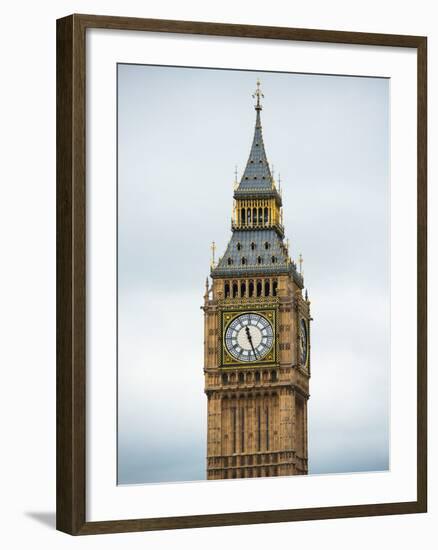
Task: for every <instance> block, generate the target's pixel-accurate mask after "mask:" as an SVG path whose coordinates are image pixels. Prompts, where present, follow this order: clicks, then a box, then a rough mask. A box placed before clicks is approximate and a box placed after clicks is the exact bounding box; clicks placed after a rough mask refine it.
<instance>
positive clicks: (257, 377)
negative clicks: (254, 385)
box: [255, 371, 260, 382]
mask: <svg viewBox="0 0 438 550" xmlns="http://www.w3.org/2000/svg"><path fill="white" fill-rule="evenodd" d="M255 381H256V382H260V372H259V371H256V373H255Z"/></svg>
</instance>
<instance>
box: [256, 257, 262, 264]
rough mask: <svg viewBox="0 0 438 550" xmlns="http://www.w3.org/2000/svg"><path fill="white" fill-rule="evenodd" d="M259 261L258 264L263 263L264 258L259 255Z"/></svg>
mask: <svg viewBox="0 0 438 550" xmlns="http://www.w3.org/2000/svg"><path fill="white" fill-rule="evenodd" d="M257 263H258V264H262V263H263V260H262V257H261V256H259V257H258V258H257Z"/></svg>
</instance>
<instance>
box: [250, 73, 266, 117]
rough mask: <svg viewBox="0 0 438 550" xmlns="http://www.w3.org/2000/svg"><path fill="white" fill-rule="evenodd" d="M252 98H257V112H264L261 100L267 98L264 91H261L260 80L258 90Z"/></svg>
mask: <svg viewBox="0 0 438 550" xmlns="http://www.w3.org/2000/svg"><path fill="white" fill-rule="evenodd" d="M252 97H254V98H257V103H256V105H255V110H256V111H261V110H262V104H261V103H260V98H261V97H265V96H264V95H263V93H262V90H261V89H260V80H259V79H257V88H256V91H255V92H254V93H253V94H252Z"/></svg>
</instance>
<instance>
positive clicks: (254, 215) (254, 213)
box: [252, 208, 257, 225]
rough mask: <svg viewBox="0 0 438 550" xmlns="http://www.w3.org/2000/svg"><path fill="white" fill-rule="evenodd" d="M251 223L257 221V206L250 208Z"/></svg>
mask: <svg viewBox="0 0 438 550" xmlns="http://www.w3.org/2000/svg"><path fill="white" fill-rule="evenodd" d="M252 223H253V225H256V223H257V208H253V209H252Z"/></svg>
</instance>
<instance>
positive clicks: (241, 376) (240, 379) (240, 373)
mask: <svg viewBox="0 0 438 550" xmlns="http://www.w3.org/2000/svg"><path fill="white" fill-rule="evenodd" d="M244 382H245V375H244V374H243V372H239V384H243V383H244Z"/></svg>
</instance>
